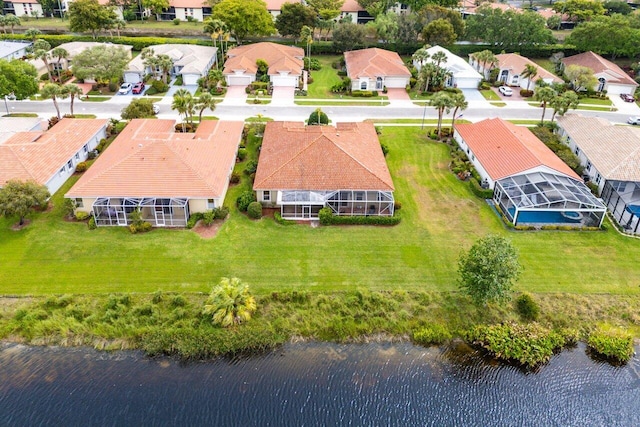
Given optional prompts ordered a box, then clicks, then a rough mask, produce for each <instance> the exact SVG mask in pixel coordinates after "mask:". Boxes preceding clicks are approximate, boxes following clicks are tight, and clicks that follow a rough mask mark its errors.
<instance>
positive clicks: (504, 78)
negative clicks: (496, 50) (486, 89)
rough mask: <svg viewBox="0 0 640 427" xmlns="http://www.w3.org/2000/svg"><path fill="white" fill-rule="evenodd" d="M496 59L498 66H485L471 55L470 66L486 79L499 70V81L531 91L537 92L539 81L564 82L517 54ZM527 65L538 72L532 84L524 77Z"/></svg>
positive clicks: (507, 54)
mask: <svg viewBox="0 0 640 427" xmlns="http://www.w3.org/2000/svg"><path fill="white" fill-rule="evenodd" d="M496 58H497V59H498V62H497V63H496V64H483V63H482V62H480V61H478V60H477V59H476V58H475V56H474V55H473V54H471V55H469V64H471V66H472V67H474V68H475V69H476V70H477V71H478V72H479V73H480V74H482V75H484V78H485V79H487V78H489V72H490V71H491V70H492V69H494V68H497V69H498V70H499V71H498V80H499V81H501V82H504V83H505V84H506V85H508V86H520V87H521V88H522V89H527V87H528V88H529V90H535V87H536V84H537V83H538V82H539V81H542V82H545V83H546V84H552V83H562V82H563V80H562V79H561V78H560V77H558V76H556V75H555V74H553V73H550V72H549V71H547V70H545V69H544V68H542V67H541V66H539V65H538V64H536V63H535V62H533V61H531V60H530V59H528V58H525V57H524V56H520V55H518V54H517V53H501V54H499V55H496ZM527 65H531V66H533V67H535V68H536V70H537V74H536V76H534V77H533V78H532V79H531V82H529V78H527V77H523V76H522V72H523V71H524V70H525V68H526V66H527Z"/></svg>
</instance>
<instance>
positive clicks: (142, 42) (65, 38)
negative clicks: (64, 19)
mask: <svg viewBox="0 0 640 427" xmlns="http://www.w3.org/2000/svg"><path fill="white" fill-rule="evenodd" d="M38 38H40V39H43V40H46V41H48V42H49V44H50V45H51V47H52V48H54V47H58V46H60V45H61V44H63V43H70V42H102V43H113V44H125V45H130V46H133V50H136V51H140V50H142V49H144V48H145V47H149V46H152V45H156V44H166V43H173V44H196V45H201V46H211V40H207V39H180V38H169V37H107V36H100V37H96V38H95V39H94V38H93V37H91V36H74V35H69V34H40V35H39V36H38ZM2 39H10V40H31V39H30V38H29V37H26V36H25V35H24V34H3V35H2Z"/></svg>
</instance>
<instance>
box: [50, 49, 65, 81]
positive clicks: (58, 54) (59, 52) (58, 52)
mask: <svg viewBox="0 0 640 427" xmlns="http://www.w3.org/2000/svg"><path fill="white" fill-rule="evenodd" d="M51 57H52V58H56V74H58V81H60V62H61V61H62V60H63V59H68V58H69V52H67V50H66V49H65V48H63V47H56V48H53V49H52V50H51Z"/></svg>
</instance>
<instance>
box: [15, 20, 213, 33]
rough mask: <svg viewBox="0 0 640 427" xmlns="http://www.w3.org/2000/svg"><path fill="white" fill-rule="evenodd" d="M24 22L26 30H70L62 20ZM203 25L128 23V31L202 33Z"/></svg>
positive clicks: (23, 25) (161, 22)
mask: <svg viewBox="0 0 640 427" xmlns="http://www.w3.org/2000/svg"><path fill="white" fill-rule="evenodd" d="M20 19H21V21H22V24H21V26H22V27H24V28H58V29H62V28H67V29H68V28H69V20H68V19H65V20H61V19H60V18H39V19H33V18H29V19H28V20H26V19H24V18H23V17H21V18H20ZM202 28H203V24H202V22H186V21H184V22H180V25H175V24H174V23H173V22H172V21H159V22H157V21H130V22H127V26H126V29H137V30H141V31H145V30H166V31H173V32H180V31H197V32H202ZM125 31H126V30H125ZM99 34H100V35H109V33H108V32H107V31H102V32H100V33H99ZM116 34H117V33H116V32H115V31H114V32H113V35H114V36H115V35H116Z"/></svg>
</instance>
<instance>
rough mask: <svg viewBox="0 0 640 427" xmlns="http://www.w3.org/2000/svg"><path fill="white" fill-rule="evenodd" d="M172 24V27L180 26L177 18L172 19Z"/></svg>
mask: <svg viewBox="0 0 640 427" xmlns="http://www.w3.org/2000/svg"><path fill="white" fill-rule="evenodd" d="M172 22H173V25H180V19H179V18H174V19H173V21H172Z"/></svg>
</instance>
